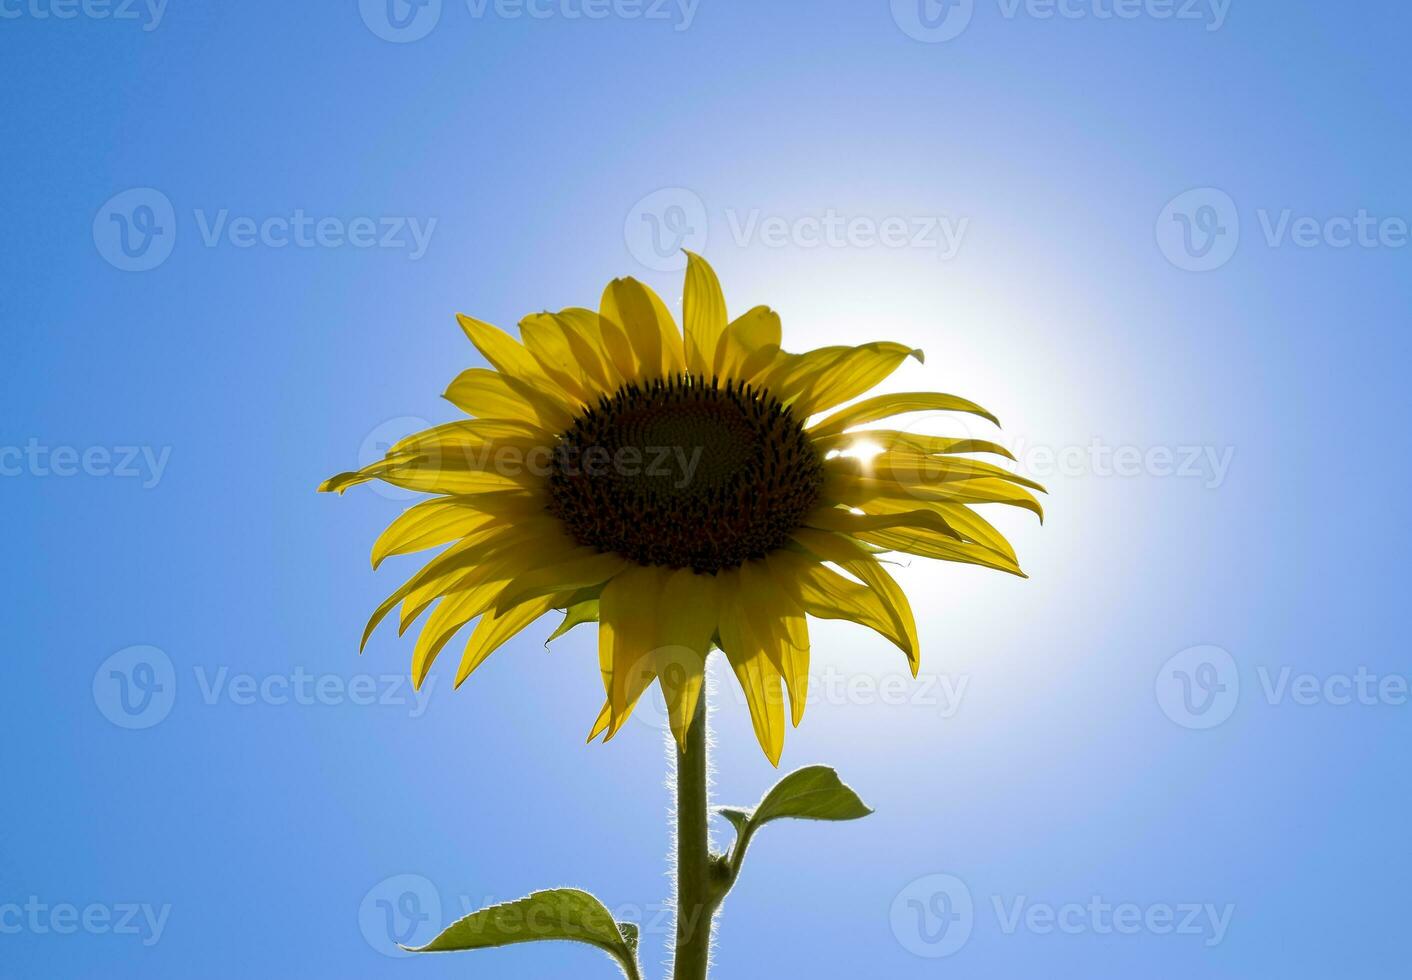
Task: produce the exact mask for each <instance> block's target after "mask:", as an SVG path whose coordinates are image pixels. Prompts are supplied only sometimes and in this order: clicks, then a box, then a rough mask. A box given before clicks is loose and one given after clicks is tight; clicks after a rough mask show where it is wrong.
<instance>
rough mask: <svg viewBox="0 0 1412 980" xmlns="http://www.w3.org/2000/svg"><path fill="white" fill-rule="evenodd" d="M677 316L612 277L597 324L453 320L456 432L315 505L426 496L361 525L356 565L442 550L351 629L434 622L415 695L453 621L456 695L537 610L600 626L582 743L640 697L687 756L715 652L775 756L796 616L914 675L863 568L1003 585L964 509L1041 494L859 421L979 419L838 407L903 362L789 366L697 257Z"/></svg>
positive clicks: (814, 361)
mask: <svg viewBox="0 0 1412 980" xmlns="http://www.w3.org/2000/svg"><path fill="white" fill-rule="evenodd" d="M682 313H683V319H684V321H685V323H684V329H683V330H679V329H678V328H677V325H676V323H675V322H674V321H673V319H672V316H671V314H670V313H669V312H668V310H667V308H666V306H665V305H664V304H663V303H662V301H661V299H659V298H658V296H657V295H656V294H655V293H654V292H652V290H650V289H649V288H647V287H646V286H644V285H643V284H641V283H639V282H637V281H635V280H633V279H617V280H614V281H613V282H612V283H610V284H609V285H608V287H607V289H606V290H604V293H603V298H602V300H601V302H600V304H599V309H598V311H597V312H593V311H591V310H586V309H567V310H563V311H561V312H559V313H538V314H533V315H531V316H528V317H526V318H525V319H524V320H522V321H521V322H520V340H519V341H516V340H515V339H513V338H512V337H510V336H509V335H507V334H505V333H504V332H502V331H500V330H498V329H497V328H495V327H493V326H491V325H489V324H487V323H483V322H481V321H479V320H475V319H473V318H471V317H467V316H460V317H459V320H460V323H461V327H462V329H463V330H465V332H466V335H467V336H468V337H469V338H470V340H471V342H472V343H473V344H474V345H475V346H476V348H477V350H479V351H480V353H481V354H482V356H484V358H485V359H486V361H487V362H488V363H489V365H490V367H489V368H479V367H473V368H469V369H467V370H466V371H463V372H462V373H461V375H460V376H459V377H457V378H456V379H455V380H454V381H453V382H452V383H451V386H450V388H449V389H448V390H447V392H446V398H447V399H448V400H450V401H451V402H452V404H454V405H455V406H456V407H457V408H459V409H461V410H462V411H463V412H465V413H466V414H467V415H469V416H470V418H469V419H463V420H461V421H455V422H450V423H447V424H445V425H440V426H436V427H435V428H432V429H428V430H426V431H425V432H420V433H417V434H415V435H412V436H410V437H408V438H406V439H404V440H402V441H401V442H399V443H397V444H396V445H394V446H392V448H391V449H390V450H389V451H388V453H387V455H386V457H385V458H384V459H382V460H379V461H377V462H375V463H373V464H372V465H370V466H367V467H364V468H363V469H361V470H358V471H356V472H352V473H342V474H339V475H338V476H335V477H332V478H330V479H329V480H326V481H325V482H324V483H323V485H322V486H321V487H320V488H319V489H320V490H326V491H337V492H339V493H342V492H343V491H344V490H346V489H348V488H349V487H350V486H354V485H356V484H358V483H363V482H366V481H368V480H372V479H379V480H383V481H386V482H387V483H390V484H393V485H396V486H399V487H404V488H408V489H412V490H417V491H423V492H425V493H428V494H430V495H432V496H430V498H429V499H427V500H425V501H422V502H421V503H418V504H416V505H414V506H413V507H411V508H410V509H408V510H407V511H406V512H405V513H404V514H403V515H402V516H401V517H399V518H398V519H397V520H396V521H394V522H393V523H392V524H391V526H389V527H388V528H387V530H386V531H384V532H383V534H382V535H381V537H379V538H378V540H377V543H376V544H375V545H374V547H373V565H374V567H376V566H377V565H378V563H380V562H381V561H382V560H383V559H384V558H386V557H388V556H389V555H399V554H408V553H411V552H416V551H424V550H428V549H433V548H441V549H442V550H441V551H440V553H439V554H437V555H436V556H435V557H433V558H432V559H431V560H430V561H429V562H428V563H427V564H426V565H425V566H423V568H422V569H421V570H420V571H419V572H417V574H415V575H413V576H412V578H411V579H409V580H408V581H407V582H406V583H405V584H404V585H403V586H402V587H401V588H400V589H398V590H397V591H396V592H394V593H393V594H392V595H391V596H389V597H388V599H387V600H385V601H384V602H383V603H382V605H381V606H379V607H378V609H377V611H376V612H375V613H374V614H373V617H372V620H371V621H370V622H369V624H368V627H367V630H366V631H365V633H364V637H363V641H364V643H366V642H367V638H368V635H369V634H371V632H372V630H373V629H374V628H375V627H376V626H377V624H378V623H379V622H381V621H382V620H383V618H385V617H386V615H387V614H388V613H389V612H391V611H392V609H393V608H395V607H398V606H399V605H400V607H401V608H400V614H401V621H402V628H403V629H404V630H405V629H406V628H407V627H409V626H410V625H411V624H412V623H413V622H415V621H416V620H417V619H418V618H419V617H420V616H421V615H422V614H423V613H427V611H428V610H430V612H429V613H428V615H427V620H426V623H425V624H424V625H423V627H422V629H421V631H420V633H419V634H418V638H417V643H416V647H415V649H414V652H413V655H412V676H413V680H414V682H415V683H417V684H418V685H420V684H421V682H422V681H423V680H424V679H425V677H426V675H427V672H428V670H430V668H431V665H432V663H433V661H434V660H435V659H436V657H437V655H438V654H439V653H440V652H441V650H442V648H443V647H445V646H446V644H447V643H448V642H450V640H451V639H452V638H453V637H454V636H455V635H456V634H457V633H458V632H460V631H461V630H462V629H463V627H466V626H467V625H469V624H470V623H471V622H472V621H475V626H474V628H473V629H472V631H471V634H470V636H469V638H468V639H467V641H466V645H465V651H464V653H463V654H462V657H461V664H460V668H459V670H458V671H457V675H456V683H457V685H459V684H460V683H461V682H462V681H463V680H465V679H466V677H467V676H469V675H470V673H471V672H472V671H473V670H475V668H476V667H477V666H479V665H480V664H481V663H482V662H484V660H485V658H486V657H488V656H489V655H490V654H491V653H492V652H493V651H494V650H495V649H496V648H498V647H499V646H501V645H502V644H503V643H504V642H505V641H506V640H508V639H509V638H510V637H511V636H513V635H515V634H516V633H518V632H519V631H520V630H522V629H523V628H525V627H526V626H528V625H529V624H530V623H531V622H533V621H534V620H536V619H538V618H539V617H541V616H542V615H544V614H545V613H547V612H549V611H550V610H553V609H559V610H563V611H564V620H563V624H562V625H561V626H560V627H559V630H558V631H556V632H555V634H554V636H555V637H557V636H559V635H561V634H562V633H563V632H565V631H567V629H569V628H571V627H573V626H575V625H578V624H580V623H585V622H597V624H598V636H599V643H598V648H599V667H600V669H601V672H602V675H603V683H604V689H605V694H606V698H605V704H604V706H603V710H602V711H601V712H600V714H599V716H598V719H597V721H596V723H595V724H594V726H593V729H592V732H591V733H590V735H589V738H590V739H592V738H595V737H597V736H598V735H600V734H605V733H606V735H607V737H609V738H611V737H612V736H613V735H614V734H615V733H616V732H617V731H618V730H619V729H620V728H621V727H622V725H623V722H624V721H625V720H626V719H627V717H628V716H629V714H630V713H631V712H632V709H633V707H634V705H635V704H636V703H637V701H638V700H639V698H640V697H641V696H642V694H643V692H644V691H646V689H647V688H648V686H649V685H650V684H652V683H653V682H657V683H658V684H660V686H661V688H662V693H663V696H664V698H665V700H666V704H667V708H668V717H669V720H670V723H671V726H672V731H673V733H674V735H675V736H676V738H677V740H678V742H679V743H684V742H685V738H686V732H687V728H688V726H689V725H690V724H691V719H692V718H693V716H694V714H695V711H696V706H697V702H698V701H699V699H700V696H701V689H702V684H703V678H704V672H705V664H706V658H707V656H708V655H709V654H710V652H711V651H712V650H713V649H719V650H721V651H722V652H723V653H724V654H725V656H726V658H727V660H728V661H729V662H730V665H731V668H732V669H733V671H734V673H735V675H736V677H737V678H738V680H739V681H740V684H741V686H742V688H743V689H744V691H745V694H746V698H747V701H748V703H749V705H750V714H751V718H752V721H753V723H754V727H755V733H756V736H757V737H758V738H759V740H760V744H761V746H762V747H763V748H764V750H765V754H766V755H767V756H768V757H769V758H770V761H771V762H773V763H778V761H779V756H780V752H781V749H782V747H783V744H784V729H785V722H784V714H785V704H786V700H787V701H788V705H789V709H790V716H791V720H792V722H793V724H795V725H797V724H799V721H800V718H801V717H802V716H803V711H804V705H805V699H806V696H807V686H808V665H809V634H808V627H807V617H808V616H814V617H816V618H823V619H845V620H850V621H853V622H856V623H859V624H862V625H864V626H867V627H869V628H871V629H873V630H876V631H877V632H879V633H880V634H882V635H883V636H885V637H886V638H887V639H889V640H890V641H892V642H893V643H894V644H896V645H897V646H898V647H899V648H900V649H901V650H902V652H903V653H904V654H905V655H906V656H907V659H908V662H909V664H910V666H911V669H912V672H913V673H914V674H915V673H916V670H917V662H918V661H917V632H916V626H915V624H914V621H913V617H912V611H911V608H910V606H909V605H908V602H907V598H906V596H905V595H904V594H903V593H902V590H901V589H900V588H899V587H898V585H897V583H896V582H895V581H894V580H893V578H892V576H890V575H889V574H888V572H887V571H886V569H885V568H884V567H883V564H882V562H881V561H880V559H879V555H880V554H882V553H883V552H888V551H896V552H904V553H908V554H913V555H920V556H924V557H928V558H937V559H941V560H944V561H958V562H967V563H970V564H975V565H984V566H986V567H988V568H994V569H998V570H1000V571H1005V572H1010V573H1011V574H1014V575H1021V574H1022V573H1021V571H1020V568H1019V565H1018V563H1017V561H1016V558H1015V553H1014V551H1013V549H1011V547H1010V545H1009V543H1008V542H1007V541H1006V540H1005V538H1004V536H1003V535H1001V534H1000V533H999V532H998V531H997V530H996V529H995V528H994V527H992V526H991V525H990V524H989V523H988V522H987V521H985V520H984V519H983V518H982V517H980V516H979V515H978V514H977V513H976V512H975V510H973V509H972V507H973V505H975V504H982V503H1002V504H1010V505H1014V506H1019V507H1023V508H1026V509H1029V510H1032V511H1033V512H1035V513H1036V514H1039V515H1041V516H1042V511H1041V509H1040V505H1039V503H1038V501H1037V500H1036V499H1035V497H1034V495H1033V494H1032V493H1031V492H1030V490H1040V489H1042V488H1041V487H1039V486H1038V484H1035V483H1033V482H1031V481H1029V480H1026V479H1024V478H1023V477H1020V476H1017V475H1016V474H1014V473H1012V472H1011V471H1009V470H1007V469H1005V468H1003V467H1001V466H998V465H996V464H994V463H990V462H985V461H983V460H981V459H977V458H975V457H976V456H977V455H979V454H985V453H991V454H998V455H1001V456H1005V457H1009V453H1008V452H1007V451H1006V450H1005V449H1004V448H1002V447H1001V446H999V445H997V444H995V443H993V442H986V441H981V440H976V439H948V438H943V437H939V436H929V435H919V434H916V433H912V432H908V431H899V430H896V429H887V428H868V429H860V428H859V427H860V426H868V425H871V424H872V423H877V422H880V421H882V420H884V419H887V418H890V417H892V416H895V415H900V414H904V413H908V412H919V411H954V412H966V413H971V414H973V415H978V416H981V417H983V418H986V419H989V420H990V421H991V422H994V421H995V419H994V417H993V416H992V415H990V413H988V412H986V411H985V410H984V409H982V408H981V407H980V406H978V405H976V404H974V403H973V402H969V401H967V400H965V399H963V398H958V397H956V396H954V395H943V394H935V393H929V392H909V393H901V394H885V395H877V396H874V397H872V398H865V399H862V400H856V399H859V397H860V396H862V395H864V394H865V393H866V392H867V391H868V390H869V389H870V388H872V387H874V386H875V385H876V384H877V383H878V382H880V381H882V380H883V379H884V378H886V377H887V376H888V375H889V374H891V373H892V372H893V370H895V369H896V368H897V367H898V365H900V364H901V363H902V361H903V360H905V359H906V358H907V357H908V356H915V357H916V358H917V359H918V360H921V353H920V352H919V351H915V350H912V349H911V348H908V347H906V346H903V345H901V344H894V343H884V342H878V343H868V344H864V345H862V346H859V347H843V346H840V347H823V348H819V349H817V350H812V351H808V352H806V353H803V354H792V353H788V352H786V351H785V350H784V349H783V348H782V347H781V346H780V341H781V335H780V321H779V317H778V316H776V315H775V314H774V313H773V312H771V311H770V310H769V309H768V308H766V307H763V306H761V307H756V308H755V309H752V310H750V311H749V312H747V313H745V314H744V315H742V316H740V317H738V318H737V319H735V320H729V319H728V318H727V316H726V305H725V300H724V298H723V296H722V294H721V288H720V284H719V282H718V281H717V279H716V275H715V273H714V272H713V271H712V270H711V267H710V266H709V265H707V264H706V262H705V261H704V260H703V259H701V258H700V257H698V256H695V255H688V264H687V274H686V287H685V292H684V296H683V301H682ZM845 403H847V407H844V408H839V406H840V405H845ZM863 444H866V445H867V447H868V451H867V452H859V451H856V449H857V447H858V446H860V445H863ZM552 638H553V637H551V639H552Z"/></svg>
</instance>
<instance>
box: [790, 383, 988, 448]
mask: <svg viewBox="0 0 1412 980" xmlns="http://www.w3.org/2000/svg"><path fill="white" fill-rule="evenodd" d="M905 412H969V413H970V414H972V415H979V416H980V417H981V418H983V419H988V420H990V421H991V422H994V423H995V424H996V425H999V424H1000V420H999V419H997V418H996V417H995V416H994V415H992V414H990V413H989V412H987V411H986V410H985V409H983V408H981V407H980V406H979V405H977V404H976V403H975V402H972V401H967V400H966V399H964V398H958V397H956V396H955V395H942V394H938V393H935V392H930V391H908V392H901V393H898V394H893V395H875V396H874V397H872V398H865V399H863V400H862V401H861V402H858V403H857V404H856V405H849V406H848V407H847V408H844V409H840V410H839V411H837V412H835V413H834V414H832V415H830V416H829V417H828V418H826V419H823V420H822V421H820V422H819V423H818V424H816V425H814V426H811V427H810V429H809V435H811V436H813V437H814V438H816V439H822V438H824V437H825V436H830V435H836V434H838V433H840V432H843V431H844V430H845V429H851V428H852V427H853V426H855V425H865V424H867V423H868V422H876V421H877V420H878V419H883V418H887V417H889V416H891V415H902V414H903V413H905Z"/></svg>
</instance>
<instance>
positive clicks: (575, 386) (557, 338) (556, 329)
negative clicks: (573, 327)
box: [520, 313, 601, 403]
mask: <svg viewBox="0 0 1412 980" xmlns="http://www.w3.org/2000/svg"><path fill="white" fill-rule="evenodd" d="M520 339H521V340H522V341H524V345H525V349H526V350H528V351H529V352H530V356H531V357H533V358H534V359H535V362H536V363H537V364H538V365H539V367H540V369H541V370H542V371H543V372H544V374H545V376H546V377H548V378H549V379H550V380H551V381H553V382H554V383H555V384H557V385H559V387H560V388H562V389H563V390H564V391H566V392H568V393H569V394H571V395H573V397H574V398H575V399H577V400H578V401H579V402H580V403H583V402H588V401H591V400H593V399H591V398H590V396H589V392H590V390H591V389H593V388H597V387H601V386H597V385H592V384H591V383H590V382H589V380H588V374H587V372H586V370H585V362H584V361H583V360H582V355H581V354H576V353H575V351H574V348H573V346H572V345H571V344H570V342H569V335H567V334H566V333H565V332H564V328H563V327H562V326H561V325H560V323H559V320H558V318H556V317H555V316H554V315H553V314H551V313H533V314H530V315H529V316H527V317H525V318H524V319H522V320H521V321H520Z"/></svg>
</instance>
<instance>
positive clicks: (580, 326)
mask: <svg viewBox="0 0 1412 980" xmlns="http://www.w3.org/2000/svg"><path fill="white" fill-rule="evenodd" d="M541 315H542V316H547V317H550V318H551V319H552V320H553V321H554V322H555V323H556V324H557V325H558V327H559V330H560V332H561V333H563V335H564V342H565V343H566V344H567V345H568V347H569V354H570V356H571V357H572V358H573V359H574V361H575V362H576V363H577V364H578V366H579V369H580V371H581V372H582V376H583V380H584V387H585V388H586V393H587V394H588V395H590V396H591V397H590V399H589V401H590V402H591V401H596V400H597V398H596V397H595V396H597V395H603V394H609V393H611V392H613V391H616V390H617V388H618V387H619V385H620V384H621V383H622V379H621V378H619V377H618V376H617V372H616V369H615V368H614V366H613V362H612V360H611V358H610V357H609V355H608V352H607V351H606V350H605V349H604V346H603V331H602V328H601V327H600V323H601V320H600V318H599V316H598V314H597V313H594V312H593V311H592V310H583V309H568V310H561V311H560V312H558V313H544V314H541ZM626 343H627V342H626V340H624V345H625V346H626Z"/></svg>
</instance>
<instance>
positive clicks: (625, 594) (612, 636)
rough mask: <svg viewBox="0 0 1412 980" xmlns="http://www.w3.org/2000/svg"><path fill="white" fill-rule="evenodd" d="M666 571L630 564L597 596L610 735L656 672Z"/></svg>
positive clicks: (616, 730)
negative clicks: (607, 672)
mask: <svg viewBox="0 0 1412 980" xmlns="http://www.w3.org/2000/svg"><path fill="white" fill-rule="evenodd" d="M669 575H670V572H669V571H668V570H667V569H664V568H657V567H647V566H643V565H629V566H628V567H627V568H625V569H623V570H622V571H620V572H619V573H618V574H617V575H615V576H614V577H613V578H612V580H610V581H609V582H608V584H607V585H605V586H604V587H603V595H602V597H601V598H600V599H599V601H598V612H599V617H598V649H599V662H600V667H601V666H602V665H603V664H604V663H607V664H608V671H609V685H608V704H609V705H610V706H611V708H612V711H611V720H610V723H609V726H608V737H609V738H612V737H613V735H615V734H616V733H617V732H618V730H619V729H620V728H621V727H622V725H623V722H624V721H626V720H627V717H628V712H629V711H631V709H632V705H633V704H635V703H636V702H637V699H638V697H640V696H641V694H642V692H643V691H645V690H646V689H647V686H648V685H649V684H651V683H652V681H653V679H654V678H655V677H656V676H657V671H656V667H657V663H656V656H655V654H656V650H657V648H658V647H659V646H660V645H661V643H660V641H659V638H658V637H659V631H658V615H659V610H660V609H661V608H662V590H663V586H664V585H665V583H666V580H667V578H668V576H669Z"/></svg>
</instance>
